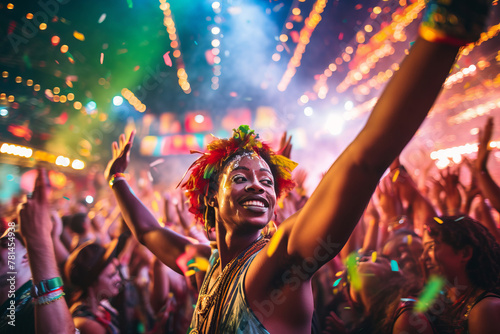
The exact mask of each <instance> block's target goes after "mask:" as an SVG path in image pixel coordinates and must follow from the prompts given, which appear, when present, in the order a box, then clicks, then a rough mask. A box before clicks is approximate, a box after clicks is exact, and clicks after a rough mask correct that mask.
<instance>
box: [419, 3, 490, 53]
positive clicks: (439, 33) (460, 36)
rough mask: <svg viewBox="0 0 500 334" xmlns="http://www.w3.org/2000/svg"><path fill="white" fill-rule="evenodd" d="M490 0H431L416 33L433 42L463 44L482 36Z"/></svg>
mask: <svg viewBox="0 0 500 334" xmlns="http://www.w3.org/2000/svg"><path fill="white" fill-rule="evenodd" d="M490 5H491V1H490V0H473V1H472V0H447V1H442V0H430V1H429V2H428V3H427V5H426V6H427V8H426V11H425V13H424V16H423V18H422V23H421V25H420V28H419V35H420V36H421V37H422V38H423V39H425V40H427V41H429V42H435V43H443V44H449V45H454V46H463V45H466V44H468V43H471V42H475V41H476V40H478V39H479V37H480V36H481V33H482V32H483V31H484V28H485V26H486V21H487V19H488V14H489V7H490Z"/></svg>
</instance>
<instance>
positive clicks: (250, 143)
mask: <svg viewBox="0 0 500 334" xmlns="http://www.w3.org/2000/svg"><path fill="white" fill-rule="evenodd" d="M247 152H248V153H256V154H258V155H259V156H260V157H261V158H262V159H264V160H265V161H266V162H267V164H268V165H269V167H270V168H271V172H272V173H273V176H274V179H275V183H274V184H275V190H276V194H277V195H278V197H280V196H282V195H284V194H286V193H287V192H288V191H290V190H292V189H293V187H294V186H295V183H294V182H293V180H292V176H291V173H292V171H293V169H294V168H295V167H296V166H297V163H295V162H293V161H292V160H290V159H288V158H286V157H284V156H282V155H279V154H276V153H275V152H274V151H273V150H272V149H271V147H270V146H269V145H268V144H266V143H263V142H262V141H260V140H259V135H258V134H255V132H254V130H250V127H249V126H248V125H241V126H240V127H239V128H238V129H234V130H233V136H232V137H231V138H228V139H219V138H216V139H215V140H214V141H212V142H211V143H210V144H208V145H207V150H206V151H205V152H191V153H201V154H202V155H201V157H199V158H198V159H196V161H195V162H194V163H193V164H192V165H191V166H190V167H189V168H188V170H187V172H186V174H187V173H189V178H188V179H187V181H186V182H184V183H183V184H182V188H183V189H185V190H186V196H187V197H188V199H189V203H190V208H189V211H190V212H191V213H193V214H194V215H195V217H196V220H197V221H198V222H201V223H203V224H204V226H205V229H206V230H209V229H210V228H212V227H215V211H214V209H213V207H211V206H208V205H207V204H206V200H207V199H208V198H209V196H210V194H211V193H212V192H216V191H217V190H218V183H219V176H220V174H221V172H222V171H223V170H224V167H225V166H226V165H227V164H228V163H229V162H230V161H231V160H232V159H233V158H234V157H236V156H238V155H241V154H244V153H247ZM181 182H182V181H181Z"/></svg>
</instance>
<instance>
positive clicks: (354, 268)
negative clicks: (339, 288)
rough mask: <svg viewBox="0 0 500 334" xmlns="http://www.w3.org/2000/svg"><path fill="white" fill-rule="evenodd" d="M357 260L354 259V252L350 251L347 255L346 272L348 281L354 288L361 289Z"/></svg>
mask: <svg viewBox="0 0 500 334" xmlns="http://www.w3.org/2000/svg"><path fill="white" fill-rule="evenodd" d="M357 263H358V261H357V260H356V253H351V254H350V255H349V256H348V257H347V263H346V264H347V273H348V274H349V276H348V277H349V281H350V282H351V286H352V287H353V288H354V290H356V291H359V290H360V289H361V278H360V276H359V273H358V265H357Z"/></svg>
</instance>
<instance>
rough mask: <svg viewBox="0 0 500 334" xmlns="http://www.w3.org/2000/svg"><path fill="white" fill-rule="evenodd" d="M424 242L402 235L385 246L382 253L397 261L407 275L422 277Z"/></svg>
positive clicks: (417, 238)
mask: <svg viewBox="0 0 500 334" xmlns="http://www.w3.org/2000/svg"><path fill="white" fill-rule="evenodd" d="M422 252H423V248H422V240H421V239H420V238H419V237H415V236H411V235H401V236H398V237H396V238H394V239H392V240H391V241H389V242H387V243H386V244H385V245H384V249H383V251H382V253H383V254H384V255H385V256H387V257H388V258H389V259H391V260H395V261H396V262H397V263H398V265H399V268H401V270H403V271H404V272H405V273H411V274H414V275H421V273H420V270H419V258H420V257H421V256H422Z"/></svg>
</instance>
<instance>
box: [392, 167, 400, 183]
mask: <svg viewBox="0 0 500 334" xmlns="http://www.w3.org/2000/svg"><path fill="white" fill-rule="evenodd" d="M398 176H399V169H396V171H395V172H394V175H393V176H392V183H394V182H396V180H397V179H398Z"/></svg>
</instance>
